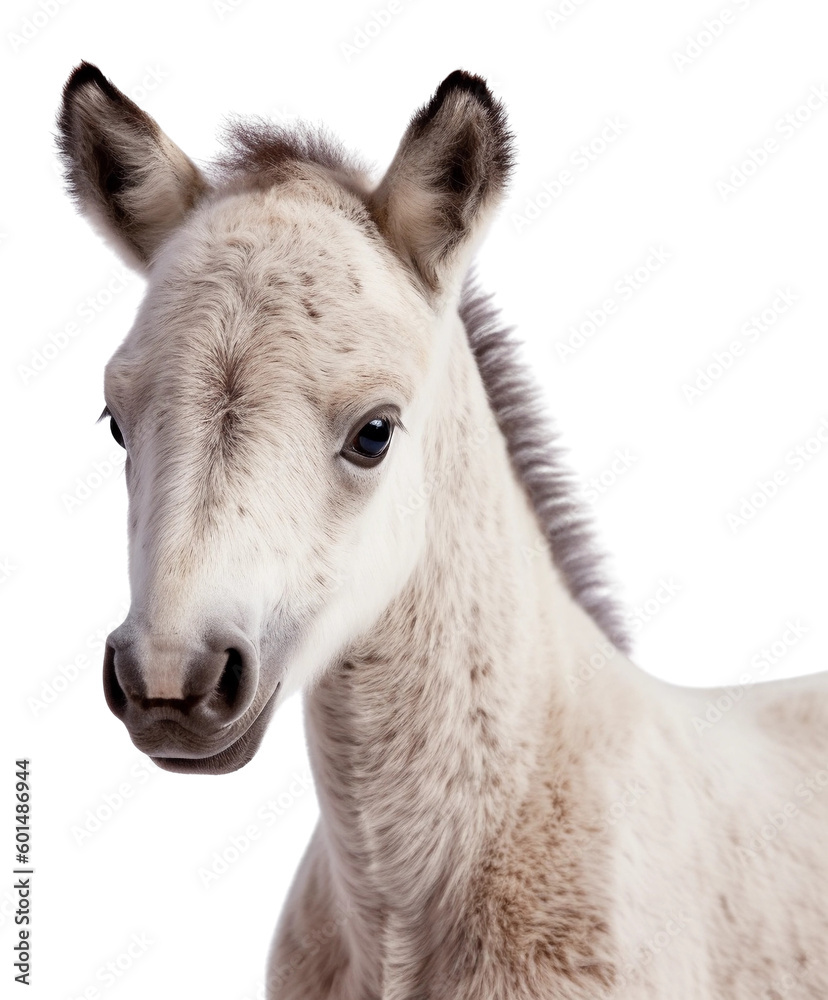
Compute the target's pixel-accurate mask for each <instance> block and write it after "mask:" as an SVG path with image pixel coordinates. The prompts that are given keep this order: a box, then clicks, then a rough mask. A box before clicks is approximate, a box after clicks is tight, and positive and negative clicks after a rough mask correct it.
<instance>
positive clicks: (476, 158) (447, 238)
mask: <svg viewBox="0 0 828 1000" xmlns="http://www.w3.org/2000/svg"><path fill="white" fill-rule="evenodd" d="M511 140H512V136H511V134H510V133H509V130H508V128H507V125H506V114H505V112H504V110H503V105H502V104H501V103H500V102H499V101H496V100H495V99H494V97H492V94H491V92H490V91H489V88H488V87H487V86H486V83H485V81H484V80H483V79H481V78H480V77H479V76H472V75H471V74H470V73H464V72H462V71H461V70H456V71H455V72H454V73H452V74H451V75H450V76H447V77H446V79H445V80H443V82H442V83H441V84H440V86H439V87H438V88H437V91H436V93H435V94H434V97H432V99H431V101H430V102H429V103H428V104H426V105H425V106H424V107H422V108H420V110H419V111H417V112H416V113H415V114H414V116H413V118H412V119H411V122H410V123H409V126H408V129H407V130H406V133H405V135H404V136H403V138H402V141H401V143H400V146H399V149H398V150H397V153H396V156H395V157H394V160H393V162H392V163H391V166H390V167H389V168H388V172H387V173H386V175H385V177H384V178H383V179H382V181H381V183H380V185H379V187H378V188H377V189H376V191H375V192H374V194H373V196H372V204H373V210H374V215H375V217H376V219H377V222H378V224H379V226H380V228H381V229H382V230H383V231H384V233H385V235H386V238H387V239H388V240H389V242H390V243H391V245H392V246H393V247H394V249H395V250H396V251H397V252H398V253H399V254H400V256H402V258H403V259H404V260H407V261H409V262H410V263H411V265H412V266H413V267H414V270H415V271H416V273H417V274H418V275H419V277H420V279H421V280H422V282H423V283H424V285H425V286H426V289H427V291H428V292H429V293H431V294H439V293H440V292H441V291H443V290H444V288H445V286H446V285H447V284H448V283H449V281H451V280H454V281H455V282H456V281H459V280H460V279H461V278H462V274H463V271H465V265H466V264H467V263H468V259H469V258H470V256H471V253H472V251H473V249H474V245H475V242H476V239H475V238H476V237H477V236H479V234H480V232H481V231H482V229H483V227H484V225H485V223H486V222H487V221H488V219H489V218H490V216H491V214H492V212H493V210H494V209H495V208H496V207H497V204H498V203H499V200H500V195H501V193H502V192H503V190H504V188H505V186H506V183H507V181H508V178H509V173H510V170H511V166H512V148H511Z"/></svg>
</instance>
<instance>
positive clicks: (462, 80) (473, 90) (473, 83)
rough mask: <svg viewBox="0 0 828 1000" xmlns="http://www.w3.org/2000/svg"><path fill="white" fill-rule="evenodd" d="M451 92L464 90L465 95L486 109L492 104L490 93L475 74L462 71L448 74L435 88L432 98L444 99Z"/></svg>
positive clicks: (458, 70)
mask: <svg viewBox="0 0 828 1000" xmlns="http://www.w3.org/2000/svg"><path fill="white" fill-rule="evenodd" d="M452 90H465V91H466V93H468V94H471V95H472V96H473V97H476V98H477V100H478V101H480V103H481V104H485V105H486V106H487V107H489V106H490V105H492V104H493V103H494V98H493V97H492V92H491V91H490V90H489V86H488V84H487V83H486V81H485V80H484V79H483V77H482V76H477V75H476V74H475V73H467V72H466V71H465V70H464V69H456V70H455V71H454V72H453V73H449V75H448V76H447V77H446V78H445V80H443V82H442V83H441V84H440V86H439V87H438V88H437V93H436V94H435V95H434V97H435V98H437V97H438V96H440V97H441V98H442V97H445V95H446V94H448V93H449V91H452Z"/></svg>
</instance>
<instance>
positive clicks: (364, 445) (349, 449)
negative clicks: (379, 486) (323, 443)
mask: <svg viewBox="0 0 828 1000" xmlns="http://www.w3.org/2000/svg"><path fill="white" fill-rule="evenodd" d="M393 433H394V422H393V421H392V420H389V419H388V418H387V417H374V418H373V419H372V420H369V421H368V423H366V424H363V425H362V426H361V427H360V428H359V429H358V430H357V431H356V432H355V433H354V434H352V435H351V437H350V439H349V440H348V443H347V444H346V445H345V447H344V448H343V449H342V455H343V457H344V458H347V459H348V460H349V461H351V462H353V463H354V464H355V465H362V466H371V465H378V464H379V463H380V462H381V461H382V459H383V457H384V456H385V453H386V452H387V451H388V445H389V444H390V443H391V435H392V434H393Z"/></svg>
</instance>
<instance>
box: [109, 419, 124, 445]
mask: <svg viewBox="0 0 828 1000" xmlns="http://www.w3.org/2000/svg"><path fill="white" fill-rule="evenodd" d="M109 429H110V430H111V431H112V436H113V437H114V438H115V440H116V441H117V442H118V444H119V445H120V446H121V447H122V448H126V445H125V444H124V435H123V434H122V433H121V428H120V427H119V426H118V425H117V424H116V423H115V418H114V417H110V418H109Z"/></svg>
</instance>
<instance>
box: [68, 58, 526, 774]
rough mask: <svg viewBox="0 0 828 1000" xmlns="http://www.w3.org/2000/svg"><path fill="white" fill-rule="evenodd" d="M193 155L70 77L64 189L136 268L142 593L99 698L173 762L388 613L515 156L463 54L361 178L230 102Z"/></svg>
mask: <svg viewBox="0 0 828 1000" xmlns="http://www.w3.org/2000/svg"><path fill="white" fill-rule="evenodd" d="M230 139H231V151H230V152H229V153H228V154H227V155H226V156H225V157H224V158H223V159H222V160H221V161H219V162H218V163H217V164H214V165H212V166H211V167H210V168H209V169H207V170H201V169H199V168H198V167H196V166H195V164H194V163H193V162H192V161H191V160H190V159H189V158H188V157H187V156H186V155H185V154H184V153H183V152H182V151H181V150H180V149H179V148H178V147H177V146H176V145H175V144H174V143H173V142H172V141H171V140H170V139H169V138H168V137H167V136H166V135H165V134H164V133H163V132H161V130H160V129H159V128H158V126H157V124H156V123H155V122H154V121H153V120H152V119H151V118H150V117H149V116H148V115H146V114H145V113H144V112H143V111H141V110H140V109H139V108H138V107H137V106H136V105H135V104H134V103H133V102H132V101H130V100H129V99H128V98H127V97H125V96H124V95H123V94H122V93H121V92H120V91H119V90H117V89H116V88H115V87H114V86H113V85H112V84H111V83H110V82H109V81H107V80H106V79H105V78H104V77H103V76H102V75H101V73H100V72H99V70H98V69H97V68H95V67H94V66H90V65H88V64H85V63H84V64H82V65H81V66H80V67H78V68H77V69H76V70H75V72H74V73H73V74H72V76H71V77H70V79H69V81H68V82H67V84H66V87H65V91H64V101H63V106H62V109H61V112H60V117H59V142H60V148H61V153H62V156H63V160H64V163H65V167H66V173H67V177H68V181H69V186H70V190H71V192H72V194H73V196H74V197H75V199H76V201H77V203H78V205H79V207H80V208H81V210H82V211H83V212H84V214H86V215H87V217H88V218H89V219H90V220H91V221H92V222H93V224H94V225H95V226H96V227H97V229H98V230H99V231H100V232H101V233H102V234H103V235H104V236H105V237H106V238H107V239H108V240H109V241H110V243H111V244H112V245H113V246H114V248H115V249H116V250H117V251H118V252H119V253H120V254H121V255H122V256H123V257H124V258H125V259H126V260H128V261H129V262H130V263H131V264H132V265H133V266H134V267H136V268H137V269H140V270H141V271H142V272H143V273H144V275H145V277H146V279H147V291H146V296H145V298H144V301H143V302H142V304H141V307H140V309H139V311H138V314H137V318H136V321H135V324H134V325H133V327H132V329H131V330H130V331H129V333H128V335H127V337H126V339H125V340H124V342H123V343H122V344H121V346H120V347H119V348H118V350H117V351H116V352H115V354H114V356H113V357H112V359H111V360H110V362H109V363H108V365H107V367H106V375H105V387H104V395H105V401H106V409H105V411H104V415H105V416H106V417H108V419H109V420H110V424H111V429H112V433H113V435H114V436H115V438H116V440H117V441H118V442H119V444H122V445H123V447H124V448H125V450H126V483H127V490H128V493H129V573H130V589H131V596H132V600H131V606H130V611H129V614H128V616H127V618H126V620H125V621H124V623H123V624H122V625H121V626H120V627H119V628H117V629H116V630H115V631H114V632H113V633H112V634H111V635H110V637H109V640H108V643H107V651H106V656H105V661H104V688H105V692H106V698H107V702H108V704H109V706H110V708H111V709H112V711H113V712H114V713H115V715H116V716H118V718H120V719H121V720H122V721H123V722H124V724H125V725H126V727H127V729H128V731H129V734H130V736H131V738H132V740H133V742H134V743H135V745H136V746H137V747H139V748H140V749H141V750H143V751H145V752H146V753H147V754H149V755H150V756H151V757H152V758H153V759H154V760H155V762H156V763H157V764H159V765H160V766H161V767H164V768H167V769H169V770H174V771H193V772H210V773H223V772H227V771H232V770H235V769H236V768H239V767H241V766H242V765H244V764H245V763H246V762H247V761H249V760H250V759H251V757H252V756H253V754H254V753H255V752H256V749H257V748H258V745H259V742H260V740H261V738H262V735H263V733H264V729H265V727H266V725H267V722H268V719H269V717H270V715H271V714H272V712H273V710H274V708H275V707H276V705H277V703H278V702H279V700H281V699H283V698H284V697H285V696H286V695H287V694H289V693H290V692H291V691H293V690H296V689H297V688H298V687H300V686H302V685H304V684H305V683H306V682H308V681H309V680H311V679H312V678H313V677H314V676H318V675H319V674H320V673H321V672H322V671H324V670H325V668H326V667H328V666H329V665H330V664H331V663H332V662H334V661H335V660H336V657H337V654H339V653H341V652H342V651H343V650H344V649H345V648H346V647H347V645H348V643H349V642H350V641H352V640H353V639H355V638H357V637H358V636H359V635H360V634H364V633H365V632H366V631H367V630H369V629H371V627H372V626H373V625H374V624H375V623H376V622H377V620H378V619H379V617H380V616H381V615H382V613H383V610H384V609H385V608H386V607H387V606H388V604H389V603H390V601H391V600H392V598H393V597H394V596H395V595H396V594H398V593H399V592H400V590H401V589H402V587H403V586H404V584H405V582H406V580H407V579H408V577H409V576H410V574H411V572H412V570H413V568H414V566H415V565H416V563H417V561H418V558H419V556H420V554H421V552H422V550H423V544H424V534H425V530H424V521H423V518H422V516H420V517H417V516H414V517H411V518H406V519H405V520H404V521H403V520H401V519H400V518H399V517H398V516H397V515H396V513H395V512H396V510H397V504H398V503H402V502H404V499H406V498H408V497H410V496H411V495H412V492H413V491H417V490H420V489H421V488H422V486H423V482H424V474H423V468H424V454H423V441H424V436H425V432H426V428H427V426H428V422H429V417H430V413H431V410H432V405H433V397H434V388H435V386H436V384H437V382H438V380H439V379H440V377H441V375H442V373H443V369H444V367H445V363H446V354H447V351H446V346H445V343H444V341H445V339H446V338H445V336H444V332H445V331H444V329H443V327H445V326H446V321H447V319H448V318H449V317H451V316H452V315H454V316H455V317H456V311H457V300H458V288H459V285H460V281H461V279H462V276H463V274H464V272H465V270H466V269H467V266H468V263H469V258H470V255H471V253H472V251H473V248H474V246H475V243H476V239H477V238H478V237H479V235H480V233H481V231H482V229H483V228H484V226H485V223H486V221H487V220H488V218H489V216H490V214H491V212H492V210H493V209H494V208H495V206H496V204H497V202H498V200H499V195H500V194H501V192H502V190H503V187H504V184H505V181H506V178H507V174H508V170H509V164H510V153H509V136H508V133H507V131H506V126H505V122H504V117H503V112H502V108H501V107H500V105H499V104H498V103H496V102H495V101H494V100H493V99H492V97H491V95H490V93H489V91H488V90H487V88H486V86H485V84H484V83H483V81H482V80H480V79H479V78H477V77H474V76H470V75H468V74H465V73H461V72H456V73H453V74H451V76H449V77H448V78H447V79H446V80H445V81H444V82H443V83H442V84H441V85H440V87H439V88H438V90H437V92H436V94H435V95H434V97H433V99H432V100H431V101H430V103H429V104H427V105H426V106H425V107H424V108H422V109H421V110H420V111H419V112H417V113H416V114H415V115H414V117H413V118H412V120H411V122H410V124H409V126H408V129H407V131H406V132H405V134H404V136H403V139H402V141H401V144H400V146H399V149H398V151H397V154H396V156H395V158H394V160H393V162H392V164H391V166H390V168H389V169H388V171H387V173H386V174H385V176H384V177H383V178H382V180H381V182H380V183H379V184H378V185H376V186H374V185H372V184H370V182H369V180H368V179H367V176H366V175H365V173H364V172H363V170H362V169H361V168H360V167H358V166H357V165H355V164H353V163H351V162H349V161H348V160H347V158H346V157H344V156H343V155H342V153H341V151H340V150H339V148H338V147H337V146H336V145H334V144H333V143H332V142H331V141H329V140H327V139H325V138H324V137H321V136H319V135H317V134H314V133H312V132H310V131H307V130H305V131H302V130H297V131H293V132H288V131H285V130H279V129H274V128H272V127H266V126H262V125H259V126H255V125H250V124H246V125H245V124H242V125H236V126H234V127H233V129H232V130H231V133H230Z"/></svg>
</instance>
